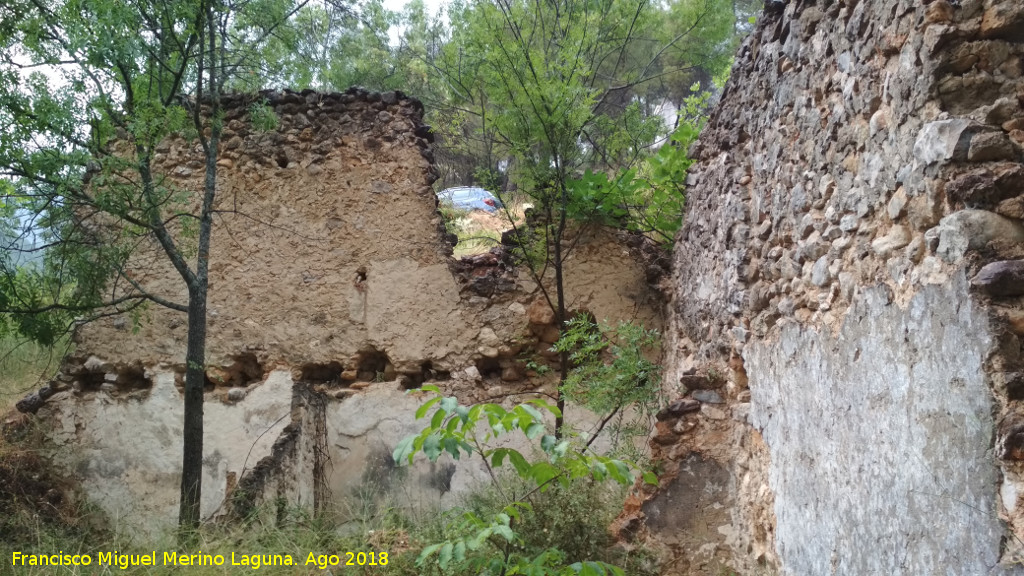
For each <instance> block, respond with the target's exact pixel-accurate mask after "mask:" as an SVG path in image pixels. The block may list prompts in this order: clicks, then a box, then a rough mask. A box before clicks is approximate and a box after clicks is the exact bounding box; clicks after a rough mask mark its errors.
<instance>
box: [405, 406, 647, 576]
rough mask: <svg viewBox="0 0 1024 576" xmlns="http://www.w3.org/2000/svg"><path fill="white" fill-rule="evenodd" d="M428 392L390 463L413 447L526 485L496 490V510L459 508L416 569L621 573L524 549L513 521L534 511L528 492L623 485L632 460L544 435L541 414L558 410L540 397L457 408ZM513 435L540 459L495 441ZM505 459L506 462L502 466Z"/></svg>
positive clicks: (554, 552)
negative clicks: (477, 463)
mask: <svg viewBox="0 0 1024 576" xmlns="http://www.w3.org/2000/svg"><path fill="white" fill-rule="evenodd" d="M422 390H424V391H427V392H432V393H433V394H434V397H433V398H431V399H429V400H427V401H426V402H425V403H424V404H423V405H422V406H420V408H419V409H418V410H417V411H416V418H417V419H423V418H429V424H428V425H427V426H426V427H425V428H424V429H423V430H422V431H421V432H420V433H419V434H416V435H413V436H409V437H407V438H405V439H403V440H402V441H401V442H400V443H399V444H398V446H396V448H395V451H394V458H395V460H396V461H397V462H408V463H411V462H412V461H413V459H414V457H415V455H416V454H417V453H421V452H422V453H423V455H424V456H426V457H427V458H428V459H429V460H430V461H432V462H433V461H436V460H437V459H438V458H440V457H441V456H442V455H443V454H448V455H449V456H450V457H452V458H453V459H455V460H460V459H461V458H466V457H477V458H480V459H481V460H482V461H483V462H484V464H485V466H486V467H487V469H488V471H489V472H490V473H491V477H492V479H493V480H494V482H495V483H496V485H497V483H498V476H497V472H498V471H499V469H506V468H507V469H510V470H511V471H512V472H514V473H515V474H516V475H517V476H518V478H519V479H520V480H521V481H522V482H524V483H525V484H526V485H527V486H528V490H527V492H526V493H525V494H511V493H509V494H506V493H502V502H501V506H500V507H499V509H498V510H497V511H496V512H491V513H478V512H476V511H473V510H467V511H464V512H463V515H462V518H461V519H460V520H459V521H458V522H456V523H454V524H453V525H452V526H451V531H450V533H449V534H448V535H447V537H446V538H445V540H444V541H442V542H438V543H436V544H432V545H430V546H427V547H426V548H424V549H423V551H422V552H421V553H420V556H419V558H418V560H417V565H418V566H420V567H421V568H423V569H427V568H428V567H430V566H436V568H438V569H439V570H440V571H441V572H442V573H447V572H446V571H451V570H454V569H455V568H458V569H459V570H469V571H471V572H472V573H475V574H494V575H497V574H532V575H549V574H559V575H561V574H624V572H623V571H622V570H621V569H619V568H616V567H614V566H611V565H609V564H606V563H604V562H593V561H578V562H575V563H572V564H568V565H566V563H565V553H564V552H563V551H561V550H558V549H556V548H551V547H548V548H546V549H544V550H542V551H539V552H537V551H535V550H533V551H531V553H528V554H526V553H524V552H523V551H524V547H523V544H524V539H523V537H522V536H521V535H520V533H519V531H518V527H519V526H521V525H523V524H524V523H525V522H526V518H527V517H528V516H529V515H531V514H533V512H534V510H535V508H536V502H535V501H534V500H533V497H534V496H535V495H537V494H543V493H544V492H546V491H547V490H548V489H550V488H551V487H552V486H555V485H560V486H562V487H563V488H566V489H570V487H571V486H573V485H574V484H575V483H576V482H579V481H582V480H584V479H586V480H587V481H594V482H602V481H604V480H606V479H611V480H614V481H615V482H617V483H619V484H621V485H624V486H625V485H629V484H631V483H632V482H633V480H634V473H633V468H632V466H631V465H630V464H629V463H627V462H625V461H622V460H617V459H614V458H609V457H605V456H600V455H597V454H593V453H590V452H587V451H585V450H583V449H581V447H579V446H575V445H574V443H573V441H571V440H567V439H558V438H556V437H555V436H554V435H552V434H549V433H548V430H547V426H546V425H545V421H544V413H545V412H546V413H548V414H549V415H553V416H556V417H557V416H558V415H559V410H558V408H556V407H554V406H552V405H550V404H548V403H547V402H545V401H543V400H531V401H529V402H526V403H523V404H519V405H517V406H515V407H513V408H512V409H510V410H506V409H505V408H503V407H502V406H500V405H498V404H478V405H474V406H471V407H470V406H463V405H460V404H459V403H458V400H457V399H455V398H454V397H445V396H441V395H440V391H439V389H438V388H437V387H436V386H424V387H423V388H422ZM512 433H519V434H522V435H523V436H525V437H526V438H527V439H529V440H533V441H534V442H535V443H536V446H537V447H538V448H539V454H540V455H541V457H540V458H538V459H536V460H531V459H529V458H527V457H526V456H525V455H524V454H522V453H521V452H519V451H518V450H515V449H512V448H509V447H507V446H504V445H503V446H498V447H495V446H493V444H495V443H498V442H500V441H501V440H502V439H503V438H504V437H505V436H507V435H509V434H512ZM506 464H508V465H510V466H506Z"/></svg>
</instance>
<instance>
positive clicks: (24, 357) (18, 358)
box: [0, 335, 68, 412]
mask: <svg viewBox="0 0 1024 576" xmlns="http://www.w3.org/2000/svg"><path fill="white" fill-rule="evenodd" d="M67 350H68V345H67V341H66V340H61V341H58V342H57V344H55V345H54V346H52V347H50V346H43V345H41V344H38V343H36V342H33V341H31V340H26V339H24V338H16V337H14V336H10V335H9V336H4V337H0V412H6V411H7V410H8V409H9V408H10V407H11V406H13V404H14V402H16V401H17V400H18V399H20V398H21V397H22V396H24V395H25V394H26V393H27V392H29V391H31V390H32V388H34V387H37V386H40V385H42V384H44V383H45V382H46V381H47V380H48V379H49V378H50V377H51V376H53V375H54V374H55V373H56V372H57V368H58V366H59V365H60V360H61V358H62V357H63V356H64V354H65V353H66V352H67Z"/></svg>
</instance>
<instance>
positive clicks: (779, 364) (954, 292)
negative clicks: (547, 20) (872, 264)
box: [744, 273, 1024, 576]
mask: <svg viewBox="0 0 1024 576" xmlns="http://www.w3.org/2000/svg"><path fill="white" fill-rule="evenodd" d="M890 299H891V298H890V296H889V293H888V291H887V289H886V288H884V287H875V288H870V289H867V290H865V291H863V292H861V294H860V295H859V296H858V297H856V298H855V300H854V302H853V306H852V307H851V309H850V311H849V314H848V315H847V317H846V319H845V322H844V323H843V326H842V328H841V330H840V333H839V335H838V337H837V338H833V337H832V336H830V335H829V334H827V333H825V334H822V333H819V332H818V331H815V330H812V329H809V328H801V327H799V326H798V325H796V324H787V325H785V326H783V327H781V329H779V330H777V331H776V332H775V334H774V336H773V337H771V338H770V339H767V340H765V341H760V342H757V343H755V344H752V345H750V346H748V347H747V348H746V349H745V352H744V360H745V362H746V367H747V373H748V374H749V375H750V390H751V400H752V404H753V406H752V416H753V423H754V426H755V427H757V428H758V429H760V430H761V432H762V434H763V436H764V439H765V442H766V443H767V445H768V447H769V450H770V453H771V472H770V485H771V488H772V490H773V491H774V493H775V514H776V518H777V530H776V543H777V552H778V554H779V556H780V559H781V561H782V562H781V564H782V566H783V573H785V574H793V575H810V574H838V575H850V576H861V575H869V574H870V575H881V574H950V575H953V574H989V573H990V570H993V567H995V566H996V564H997V562H998V560H999V554H1000V545H1001V544H1000V543H1001V538H1002V536H1003V529H1002V525H1001V523H1000V521H999V520H998V519H997V516H996V514H997V511H996V497H997V481H998V477H999V474H998V470H997V468H996V466H995V463H994V461H993V457H992V454H991V451H990V448H989V447H990V446H991V445H992V434H993V423H992V415H991V413H992V398H991V393H990V390H989V387H988V384H987V380H986V377H985V374H984V372H983V362H984V361H985V359H986V358H987V356H988V354H989V352H990V351H991V348H992V345H993V340H992V337H991V335H990V332H989V326H988V321H987V317H986V314H985V312H984V310H983V309H982V308H981V307H979V306H977V305H975V304H973V303H972V302H971V300H970V298H969V296H968V293H967V281H966V279H965V277H964V274H963V273H960V274H958V275H957V276H955V277H954V279H953V280H952V281H951V282H950V283H948V284H947V285H943V286H928V287H925V288H923V289H922V290H921V291H920V292H919V293H918V294H917V295H916V296H914V297H913V298H912V299H911V300H910V302H909V304H908V305H907V307H906V309H901V308H900V307H899V306H897V305H895V304H891V303H890ZM996 570H1002V569H996ZM991 573H995V572H991ZM998 573H1000V574H1002V573H1004V572H1001V571H1000V572H998ZM1006 573H1014V574H1021V573H1024V571H1021V570H1020V569H1017V571H1011V572H1006Z"/></svg>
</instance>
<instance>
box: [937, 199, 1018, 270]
mask: <svg viewBox="0 0 1024 576" xmlns="http://www.w3.org/2000/svg"><path fill="white" fill-rule="evenodd" d="M937 233H938V247H937V248H936V253H937V254H938V255H939V256H940V257H941V258H942V259H944V260H945V261H947V262H955V261H957V260H959V259H960V258H962V257H963V256H964V254H966V253H967V251H968V250H977V249H979V248H983V247H984V246H985V245H986V244H988V243H989V242H991V241H993V240H1004V241H1009V242H1024V226H1022V225H1021V223H1020V222H1018V221H1016V220H1011V219H1009V218H1006V217H1005V216H1000V215H998V214H996V213H994V212H988V211H986V210H975V209H967V210H961V211H959V212H954V213H953V214H950V215H949V216H946V217H945V218H943V219H942V220H941V221H940V222H939V226H938V230H937Z"/></svg>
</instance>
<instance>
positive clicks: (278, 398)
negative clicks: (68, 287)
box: [42, 371, 292, 536]
mask: <svg viewBox="0 0 1024 576" xmlns="http://www.w3.org/2000/svg"><path fill="white" fill-rule="evenodd" d="M153 376H154V377H153V387H152V389H151V390H150V391H149V393H148V394H140V395H139V396H137V397H135V398H132V399H124V398H112V397H111V396H110V395H108V394H106V393H105V392H102V391H100V392H96V393H95V395H93V396H92V397H91V398H89V400H88V401H79V402H75V401H71V399H70V398H65V399H63V401H62V399H61V398H52V399H51V402H49V403H48V404H47V406H46V407H45V408H44V409H43V410H44V412H43V413H42V416H43V417H44V418H48V419H52V421H54V422H56V423H57V424H58V427H57V428H55V429H54V430H53V432H52V434H51V437H52V438H53V440H55V441H56V443H57V445H58V446H59V447H60V449H59V451H58V452H57V456H56V458H57V460H58V462H59V463H61V464H63V465H64V466H65V467H66V468H67V469H69V470H73V471H74V472H75V477H76V478H77V479H78V480H79V481H80V482H81V483H82V489H83V491H84V493H85V494H86V495H87V496H88V498H89V499H90V500H91V501H92V502H94V503H95V504H97V505H98V506H100V507H101V508H102V509H103V510H104V511H105V512H107V514H108V515H109V516H110V517H111V519H112V520H113V522H114V523H115V526H116V527H117V528H118V529H123V530H124V531H125V533H126V534H131V533H134V532H141V533H142V534H145V535H150V536H156V535H158V534H160V533H162V532H163V531H164V530H166V529H168V528H171V527H173V526H174V525H175V523H176V518H177V511H178V493H177V490H176V488H175V486H179V485H180V483H181V480H180V479H181V442H182V434H181V422H182V410H183V409H182V397H181V393H180V392H179V391H178V389H177V388H176V387H175V385H174V373H172V372H168V371H160V372H156V373H155V374H154V375H153ZM291 404H292V391H291V378H290V377H289V375H288V373H287V372H282V371H275V372H272V373H271V374H270V375H269V376H268V377H267V380H266V382H264V383H263V384H262V385H261V386H258V387H255V388H254V389H253V391H252V392H251V393H250V394H249V395H248V396H247V397H246V398H245V400H244V401H243V402H239V403H237V404H222V403H219V402H210V403H207V404H206V407H205V409H204V411H203V426H204V428H205V432H206V434H205V439H204V443H203V499H202V514H203V516H204V517H210V516H213V515H214V514H215V513H216V512H218V511H219V510H220V511H224V509H223V508H222V505H223V504H224V498H225V496H226V494H227V487H228V486H227V477H228V474H229V473H233V474H235V475H236V478H238V477H240V476H241V472H242V471H243V470H244V469H246V468H252V467H253V466H255V465H256V463H257V462H258V461H259V460H260V459H261V458H263V457H264V456H266V455H268V454H269V453H270V448H271V446H272V445H273V443H274V441H275V440H277V438H278V436H279V435H280V434H281V431H282V430H283V429H284V427H285V426H286V425H287V424H288V423H289V422H290V419H289V416H290V413H291Z"/></svg>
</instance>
